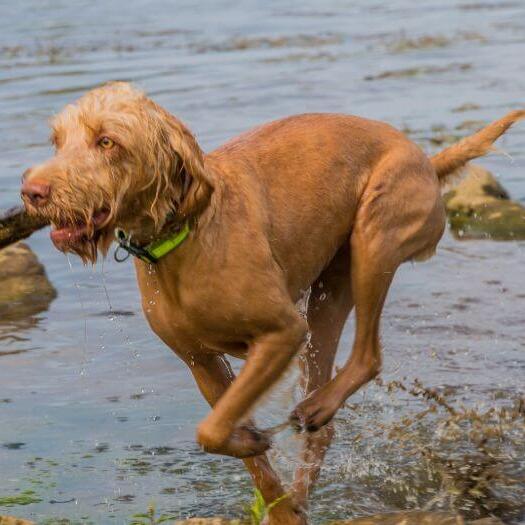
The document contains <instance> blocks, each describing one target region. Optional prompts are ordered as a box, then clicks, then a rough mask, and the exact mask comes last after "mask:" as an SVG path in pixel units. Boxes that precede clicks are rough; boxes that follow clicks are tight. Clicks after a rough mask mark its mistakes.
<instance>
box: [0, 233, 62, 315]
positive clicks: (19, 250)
mask: <svg viewBox="0 0 525 525" xmlns="http://www.w3.org/2000/svg"><path fill="white" fill-rule="evenodd" d="M0 283H2V286H0V319H2V320H6V321H9V320H17V319H23V318H25V317H28V316H31V315H35V314H37V313H39V312H41V311H43V310H47V308H48V306H49V303H50V302H51V301H52V300H53V299H54V298H55V297H56V291H55V289H54V288H53V286H52V284H51V283H50V282H49V280H48V278H47V276H46V272H45V270H44V267H43V266H42V264H40V262H39V261H38V259H37V257H36V255H35V254H34V253H33V252H32V251H31V249H30V248H29V247H28V246H27V245H26V244H23V243H18V244H14V245H12V246H8V247H7V248H4V249H2V250H0Z"/></svg>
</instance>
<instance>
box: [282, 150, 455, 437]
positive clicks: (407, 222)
mask: <svg viewBox="0 0 525 525" xmlns="http://www.w3.org/2000/svg"><path fill="white" fill-rule="evenodd" d="M400 160H403V159H400ZM415 160H417V158H416V159H415ZM374 175H375V176H374V177H372V178H371V181H370V183H369V186H368V187H367V189H366V190H365V192H364V195H363V197H362V199H361V204H360V207H359V210H358V212H357V214H356V219H355V222H354V227H353V231H352V235H351V240H350V246H351V280H352V296H353V299H354V301H355V315H356V333H355V338H354V345H353V349H352V354H351V356H350V358H349V359H348V361H347V362H346V364H345V365H344V367H343V368H342V369H341V370H340V371H339V372H338V373H337V375H336V376H335V377H334V378H333V379H332V380H331V381H330V382H328V383H327V384H325V385H324V386H322V387H321V388H319V389H318V390H316V391H315V392H314V393H313V394H312V395H310V396H309V397H308V398H306V399H305V400H304V401H303V402H301V403H299V405H298V406H297V407H296V408H295V410H294V411H293V412H292V415H291V422H292V423H293V424H295V425H296V426H300V427H302V428H304V429H306V430H309V431H315V430H317V429H320V428H321V427H322V426H323V425H325V424H326V423H328V422H329V421H330V420H331V419H332V417H333V416H334V414H335V413H336V412H337V410H338V409H339V407H340V406H341V405H342V404H343V403H344V402H345V400H346V399H347V398H348V397H349V396H351V395H352V394H353V393H354V392H356V391H357V390H358V389H359V388H361V386H363V385H364V384H366V383H367V382H368V381H370V380H371V379H373V378H374V377H375V376H376V375H377V374H378V373H379V372H380V370H381V345H380V341H379V321H380V317H381V312H382V310H383V304H384V302H385V299H386V296H387V293H388V289H389V287H390V284H391V282H392V279H393V277H394V274H395V272H396V270H397V268H398V267H399V265H400V264H401V263H403V262H405V261H408V260H414V259H415V260H417V259H418V258H421V257H428V254H429V253H431V252H433V250H434V248H435V246H436V245H437V243H438V241H439V239H440V237H441V235H442V233H443V228H444V224H445V215H444V209H443V204H442V201H441V197H440V193H439V186H438V182H437V178H436V176H435V174H434V173H433V172H432V171H431V169H430V168H429V166H428V163H427V161H426V160H424V161H423V162H421V163H416V162H415V161H414V159H412V158H409V159H408V160H407V159H405V164H403V163H401V162H400V161H399V160H396V159H393V164H392V165H389V166H385V167H383V169H382V170H381V171H380V172H377V173H376V174H374Z"/></svg>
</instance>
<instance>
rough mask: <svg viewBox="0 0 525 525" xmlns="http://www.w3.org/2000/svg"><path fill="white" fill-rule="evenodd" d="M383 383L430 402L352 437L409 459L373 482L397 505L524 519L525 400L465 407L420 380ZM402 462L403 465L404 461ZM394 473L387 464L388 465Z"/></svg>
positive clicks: (358, 442)
mask: <svg viewBox="0 0 525 525" xmlns="http://www.w3.org/2000/svg"><path fill="white" fill-rule="evenodd" d="M377 383H378V384H379V385H380V386H382V387H384V388H385V389H386V390H387V391H388V392H396V393H399V392H402V393H404V394H406V395H408V396H411V397H414V398H418V399H420V400H422V401H423V403H424V405H423V407H422V408H421V409H420V410H418V411H416V412H414V413H413V414H411V415H409V416H406V417H403V418H401V419H398V420H396V421H394V422H390V423H385V424H383V423H377V422H376V426H375V428H374V429H373V430H372V431H371V432H368V431H364V432H361V433H360V434H358V435H356V436H354V437H353V440H354V446H355V447H356V448H359V447H360V446H361V443H367V442H368V443H369V442H370V440H371V439H374V438H376V439H377V441H378V443H379V444H378V446H380V447H381V448H382V451H383V453H385V454H387V453H392V454H395V455H396V456H397V457H398V458H399V455H400V454H402V455H403V457H404V458H405V460H406V461H405V468H404V469H401V470H399V468H398V469H397V470H396V471H395V472H394V471H392V472H387V471H385V472H382V476H383V477H382V484H381V485H377V480H376V478H375V475H371V476H370V479H369V480H368V481H369V483H370V484H371V485H376V486H380V487H381V489H380V492H381V495H380V498H381V499H382V500H384V501H389V502H390V503H391V504H393V505H395V506H396V507H398V508H401V509H406V508H423V509H424V510H446V511H453V512H459V513H461V514H462V515H463V516H465V518H468V519H479V518H485V517H490V516H497V517H499V518H502V519H505V520H519V519H521V518H522V517H523V516H525V475H524V460H523V458H524V457H525V400H524V399H522V398H518V399H514V400H511V401H508V402H507V403H500V404H499V405H498V406H491V407H490V408H485V409H482V408H474V407H465V406H462V405H460V404H459V403H457V402H454V401H452V400H451V399H449V396H450V394H447V393H446V392H444V391H440V390H438V389H434V388H427V387H425V386H423V384H422V383H421V382H419V381H418V380H415V381H414V382H413V384H412V385H409V386H407V385H405V384H404V383H403V382H401V381H391V382H389V383H383V382H381V381H380V380H378V381H377ZM397 463H399V460H398V461H397ZM386 470H388V466H387V467H386Z"/></svg>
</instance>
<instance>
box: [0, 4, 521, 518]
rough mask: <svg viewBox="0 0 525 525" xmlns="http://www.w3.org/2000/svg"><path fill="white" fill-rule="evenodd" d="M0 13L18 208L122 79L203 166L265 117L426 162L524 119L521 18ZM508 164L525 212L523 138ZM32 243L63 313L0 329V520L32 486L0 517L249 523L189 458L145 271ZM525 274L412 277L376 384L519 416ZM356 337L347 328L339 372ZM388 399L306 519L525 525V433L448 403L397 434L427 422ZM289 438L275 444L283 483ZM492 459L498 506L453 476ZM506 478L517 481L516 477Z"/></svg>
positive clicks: (267, 415) (513, 261)
mask: <svg viewBox="0 0 525 525" xmlns="http://www.w3.org/2000/svg"><path fill="white" fill-rule="evenodd" d="M0 15H1V16H0V137H1V141H0V207H4V208H6V207H8V206H9V205H12V204H15V203H17V202H18V186H19V179H20V175H21V173H22V172H23V170H24V169H25V168H26V167H28V166H30V165H31V164H32V163H35V162H37V161H39V160H42V159H44V158H46V156H47V155H49V154H50V153H51V148H50V146H49V143H48V140H47V139H48V128H47V119H48V118H49V117H50V116H51V115H52V114H54V113H55V112H57V111H59V110H60V108H61V107H62V106H63V105H64V104H66V103H67V102H70V101H72V100H74V99H75V98H77V97H78V96H80V95H81V94H82V93H83V92H84V91H86V90H88V89H90V88H91V87H93V86H96V85H99V84H100V83H103V82H105V81H108V80H115V79H119V80H127V81H132V82H134V83H136V84H137V85H138V86H140V87H141V88H143V89H145V90H146V91H147V92H148V93H149V94H150V95H151V96H152V97H153V98H155V99H156V100H157V101H158V102H159V103H161V104H162V105H164V106H165V107H166V108H167V109H169V110H170V111H172V112H173V113H175V114H176V115H178V116H179V117H181V118H182V119H183V120H184V121H185V122H186V123H188V125H189V126H190V127H191V129H192V130H193V131H194V132H195V133H196V135H197V137H198V140H199V141H200V143H201V145H202V146H203V147H204V149H206V150H210V149H212V148H214V147H215V146H217V145H219V144H221V143H222V142H223V141H225V140H227V139H228V138H229V137H231V136H233V135H235V134H236V133H238V132H241V131H243V130H245V129H247V128H249V127H250V126H253V125H255V124H258V123H261V122H264V121H268V120H271V119H273V118H277V117H281V116H285V115H289V114H294V113H302V112H307V111H337V112H346V113H353V114H358V115H362V116H366V117H370V118H377V119H381V120H385V121H388V122H390V123H391V124H393V125H395V126H397V127H399V128H403V129H405V130H406V131H407V132H408V133H410V135H411V136H412V137H413V138H414V140H416V141H417V142H418V143H419V144H421V145H422V147H424V148H425V149H427V150H428V151H429V152H431V151H434V150H435V149H436V147H437V142H443V141H444V142H446V141H447V140H449V139H451V138H452V139H454V138H456V137H460V136H462V135H464V134H467V133H469V132H470V131H471V130H472V129H474V128H476V126H478V125H480V124H481V123H483V122H487V121H489V120H492V119H495V118H497V117H499V116H501V115H502V114H504V113H505V112H506V111H508V110H510V109H513V108H517V107H522V104H523V100H524V98H523V94H524V93H525V75H524V73H525V61H524V59H523V57H524V56H525V3H524V2H523V1H521V0H517V1H512V0H510V1H497V0H476V1H475V0H425V1H421V2H414V1H410V0H392V1H391V2H382V1H376V0H369V1H366V0H360V1H354V2H350V1H345V0H326V1H324V2H319V1H317V2H313V1H310V0H308V1H303V2H277V1H273V0H270V1H266V2H261V1H256V0H249V1H245V2H242V5H241V4H240V3H238V2H232V1H229V0H216V1H213V2H212V1H209V0H206V1H203V2H199V3H195V2H189V1H182V0H179V1H177V2H170V1H167V0H166V1H161V0H154V1H145V0H136V1H134V2H125V1H122V0H114V1H113V2H93V1H82V0H67V1H66V0H24V1H21V2H18V3H16V2H7V1H6V0H1V1H0ZM499 147H500V149H502V150H503V151H504V152H505V155H492V156H490V157H488V158H486V159H484V160H483V161H482V164H483V165H484V166H485V167H487V168H489V169H490V170H492V171H493V172H494V173H495V174H496V175H497V176H498V177H499V178H500V180H501V181H502V183H503V184H504V186H505V187H506V188H507V189H508V190H509V192H510V193H511V195H512V196H513V198H515V199H517V200H520V201H522V202H525V126H523V125H521V126H520V125H517V126H516V127H515V128H514V129H513V130H511V132H509V133H508V134H507V135H506V136H505V137H504V138H503V139H502V140H501V141H500V142H499ZM29 244H30V245H31V247H32V248H33V249H34V251H35V252H36V253H37V255H38V257H39V258H40V260H41V261H42V262H43V264H44V265H45V267H46V270H47V273H48V276H49V278H50V280H51V281H52V283H53V285H54V286H55V287H56V289H57V291H58V297H57V298H56V299H55V300H54V301H53V302H52V304H51V305H50V307H49V309H48V310H47V311H45V312H41V313H40V314H38V315H35V316H34V317H33V318H31V319H30V320H26V321H27V322H24V323H21V322H20V321H19V320H18V321H16V322H15V321H12V320H6V319H4V320H0V345H1V346H0V472H1V475H0V505H2V499H1V498H2V497H4V496H13V495H19V494H20V492H22V491H28V490H29V491H31V492H29V493H27V492H26V496H29V498H26V499H29V500H31V499H34V500H35V501H34V502H33V503H30V504H28V505H27V506H21V505H15V506H14V507H5V506H0V514H2V513H8V512H11V513H16V514H18V515H22V516H26V517H32V518H34V519H37V520H40V521H44V520H45V519H47V520H48V523H52V522H53V521H52V520H53V519H58V518H67V519H69V520H71V522H72V523H96V524H100V523H102V524H105V523H108V524H109V523H116V524H117V523H118V524H125V523H128V522H129V520H130V516H131V515H132V514H134V513H137V512H144V511H145V509H146V507H147V505H148V503H150V502H154V503H155V505H156V507H157V509H159V511H162V512H166V513H168V514H170V515H173V516H176V517H183V516H187V515H213V514H223V515H235V514H237V515H238V514H239V513H240V512H242V507H243V505H244V504H245V503H246V502H247V501H248V500H249V499H250V485H249V481H248V478H247V475H246V474H245V473H244V471H243V469H242V467H241V465H240V464H239V462H238V461H236V460H233V459H221V458H212V457H210V456H207V455H205V454H203V453H202V452H200V451H199V450H198V448H197V447H196V445H195V443H194V439H193V436H194V429H195V425H196V424H197V422H198V421H199V420H200V418H202V417H203V415H204V414H205V413H206V411H207V407H206V406H205V404H204V402H203V401H202V400H201V398H200V396H199V395H198V393H197V391H196V388H195V387H194V385H193V381H192V379H191V378H190V375H189V373H188V371H187V370H185V369H184V368H183V366H182V364H181V363H180V362H179V361H178V360H177V358H175V357H174V356H173V355H172V354H171V352H170V351H169V350H167V349H166V348H165V347H164V346H163V345H162V344H161V343H160V341H158V340H157V339H156V338H155V337H154V336H153V334H152V333H151V331H150V330H149V329H148V327H147V326H146V323H145V321H144V319H143V316H142V313H141V310H140V305H139V299H138V293H137V289H136V284H135V281H134V274H133V271H132V265H131V263H130V262H129V261H128V262H127V263H125V264H120V265H118V264H116V263H114V262H113V261H112V260H108V261H106V262H105V263H104V264H101V265H99V266H97V267H96V268H94V269H92V268H85V267H83V266H82V265H81V264H80V262H79V261H78V260H77V259H75V258H71V259H70V260H68V259H67V258H66V257H65V256H64V255H62V254H60V253H58V252H57V251H55V250H54V249H53V247H52V245H51V243H50V241H49V238H48V232H46V231H44V232H40V233H38V234H37V235H35V236H34V237H33V238H32V239H31V240H30V242H29ZM524 262H525V243H523V242H521V243H520V242H515V243H514V242H508V243H496V242H490V241H465V242H460V241H457V240H454V239H453V238H452V236H450V235H449V234H448V233H447V234H446V235H445V237H444V238H443V240H442V242H441V244H440V248H439V250H438V253H437V255H436V256H435V257H434V258H433V259H432V260H431V261H429V262H427V263H424V264H417V265H408V264H407V265H405V266H404V267H403V268H402V269H401V270H400V271H399V272H398V275H397V277H396V279H395V282H394V285H393V287H392V289H391V292H390V295H389V299H388V302H387V305H386V308H385V313H384V317H383V326H382V338H383V344H384V355H385V363H384V373H383V380H384V381H385V382H390V381H393V380H398V381H403V383H404V384H406V385H408V386H410V385H414V381H415V380H420V381H421V383H422V384H423V385H424V386H425V387H429V388H435V389H436V391H437V392H439V393H440V394H443V395H445V396H446V397H447V400H448V401H447V403H448V402H449V403H451V404H453V406H455V407H462V406H465V407H469V408H472V409H476V410H477V411H478V412H476V413H478V414H479V413H482V412H485V411H487V410H489V409H490V408H494V409H496V408H498V407H499V408H501V407H510V406H511V405H512V404H513V403H514V402H515V400H516V399H518V398H519V397H520V396H523V393H524V377H525V338H524V325H525V272H524V268H525V265H524ZM352 336H353V322H349V323H348V326H347V327H346V330H345V333H344V336H343V338H342V342H341V349H340V357H339V361H342V360H343V359H344V357H345V356H346V355H347V352H348V349H349V348H350V345H351V341H352ZM418 388H422V387H417V385H416V387H415V389H416V391H417V389H418ZM390 390H391V391H390V392H389V391H387V389H386V388H385V387H384V386H380V385H376V384H374V385H370V386H369V387H367V388H366V389H364V390H363V391H362V392H360V393H358V394H356V395H355V396H354V397H353V398H352V399H351V400H350V405H349V406H348V407H347V408H344V409H343V410H341V411H340V413H339V414H338V417H337V433H338V435H337V439H336V442H335V444H334V446H333V447H332V449H331V451H330V453H329V455H328V458H327V468H326V469H325V471H324V473H323V476H322V478H321V481H320V485H319V489H318V491H317V493H316V494H315V495H314V497H313V498H312V509H311V515H312V522H313V523H319V522H320V520H321V517H327V516H329V517H338V518H344V517H347V516H348V517H350V516H353V515H360V514H366V513H373V512H380V511H389V510H396V509H400V508H413V507H424V506H427V507H428V508H444V509H447V508H448V509H450V508H452V509H460V510H462V511H463V512H465V513H466V514H467V515H471V516H482V515H487V514H489V513H490V512H494V513H496V514H499V515H501V516H503V517H504V518H505V519H506V520H507V521H509V522H514V523H519V521H520V519H523V512H524V505H523V500H524V497H523V490H524V487H525V482H524V481H523V472H524V470H525V468H524V460H523V457H524V456H525V454H524V446H523V443H524V432H523V431H522V430H523V429H522V426H520V425H521V423H520V422H519V416H516V418H514V419H512V420H509V419H508V418H507V420H506V423H505V424H504V425H502V424H501V418H499V419H498V417H499V416H498V417H496V419H494V418H493V419H494V420H491V421H489V422H488V423H487V425H488V427H487V428H488V430H487V429H486V428H485V427H484V428H481V430H480V427H479V425H481V423H479V421H482V420H483V418H481V419H479V421H478V423H479V424H478V423H475V422H473V421H474V420H476V417H475V416H474V415H473V414H474V412H472V413H470V415H469V416H468V417H465V418H461V417H459V416H458V417H457V418H456V419H455V421H449V420H447V418H449V417H450V412H447V410H446V409H444V408H443V406H442V405H441V406H440V405H439V404H438V405H437V406H438V407H439V406H440V408H438V409H437V410H436V411H435V412H433V413H429V414H426V413H424V414H422V415H421V418H420V419H419V420H418V421H416V422H412V423H411V422H410V421H409V420H408V419H403V418H411V417H413V416H414V414H418V413H420V412H421V410H424V409H425V407H427V406H430V405H432V404H434V405H435V403H434V402H433V401H432V400H430V401H424V400H423V398H424V397H425V394H422V393H421V391H419V397H416V395H417V394H418V392H413V394H414V395H410V394H407V393H405V392H403V391H401V390H399V389H398V388H391V389H390ZM427 397H429V396H428V395H427ZM430 397H431V396H430ZM268 403H269V404H270V406H271V409H270V408H269V407H268V406H262V407H260V409H259V413H260V424H261V425H262V426H267V425H271V424H274V423H278V422H280V421H282V420H284V419H285V418H286V416H287V414H288V412H289V411H290V409H291V408H292V406H293V396H292V395H291V393H290V388H289V387H288V386H285V387H283V388H281V390H280V391H279V392H277V393H275V394H274V395H273V396H272V399H271V400H270V401H269V402H268ZM517 410H518V413H519V410H520V409H519V407H518V409H517ZM487 417H488V419H490V418H491V417H492V416H487ZM504 419H505V418H504ZM496 420H497V421H496ZM400 422H402V423H403V425H402V426H404V428H405V431H406V432H405V433H404V434H403V432H402V431H399V429H397V430H396V429H395V427H396V424H398V423H400ZM477 424H478V427H476V425H477ZM456 427H457V429H456ZM473 427H476V428H474V430H473ZM496 427H498V428H503V427H504V431H502V432H503V433H504V437H503V438H501V436H500V439H499V440H497V443H496V444H494V443H492V444H491V446H492V447H493V448H492V449H490V450H488V449H487V447H486V446H485V444H483V443H485V442H483V443H481V444H480V441H479V439H478V440H477V441H476V439H477V438H476V436H477V435H475V432H478V433H479V432H481V433H483V432H484V431H485V430H487V432H489V433H490V429H493V428H496ZM451 428H452V429H455V432H456V433H455V434H453V435H452V437H451V436H450V435H449V433H448V432H449V430H450V429H451ZM478 437H479V436H478ZM298 441H299V439H298V438H296V437H294V436H293V435H292V434H291V433H287V432H285V433H284V434H283V435H282V436H281V437H280V439H279V443H278V445H277V451H276V453H275V455H276V456H277V458H278V459H279V461H278V463H279V465H281V467H282V468H283V470H284V471H285V472H284V473H283V475H285V476H287V475H289V471H290V469H291V468H292V467H293V464H294V460H295V454H296V451H297V447H298ZM484 447H485V448H484ZM494 447H495V448H497V449H498V450H497V451H496V452H494ZM472 458H474V459H472ZM487 458H493V459H494V458H496V459H495V466H494V465H493V464H492V463H491V465H492V466H491V467H490V468H492V470H491V472H492V473H493V474H492V475H491V476H489V477H488V478H490V479H489V481H487V485H488V488H487V487H485V488H484V487H481V488H480V487H475V486H474V485H476V483H474V485H472V479H470V478H469V480H467V481H466V480H465V479H463V481H461V480H460V481H458V480H455V476H456V475H457V476H459V477H461V473H463V474H464V473H465V472H468V473H470V474H472V476H473V477H474V478H476V476H477V478H476V479H478V480H479V479H480V472H481V471H483V469H484V468H485V467H486V464H485V463H486V462H487V461H488V462H489V463H490V461H491V460H490V459H487ZM447 461H448V463H447ZM484 462H485V463H484ZM451 464H453V465H452V467H451V466H450V465H451ZM489 466H490V465H489ZM487 468H489V467H487ZM469 469H470V470H469ZM476 469H477V470H476ZM498 469H501V470H503V471H505V476H507V475H509V476H511V477H514V478H517V479H521V481H518V483H517V484H510V482H507V481H505V479H506V478H505V479H503V478H502V479H503V481H502V479H500V478H498V476H499V474H498V475H496V474H494V472H495V471H496V470H498ZM483 472H485V471H483ZM498 472H499V470H498ZM470 474H469V475H470ZM484 475H485V474H483V476H484ZM483 476H481V477H483ZM501 476H503V474H501ZM451 480H452V481H451ZM454 480H455V481H454ZM465 483H467V484H468V483H471V485H469V486H468V487H470V488H468V487H467V489H468V490H470V491H471V493H469V494H467V493H468V490H467V489H465ZM498 483H499V485H498ZM476 490H477V491H478V493H481V496H480V495H479V494H477V493H476ZM460 493H461V494H460ZM458 494H459V495H458ZM37 500H39V501H37ZM19 502H20V501H19ZM25 503H28V501H25ZM4 504H5V501H4ZM520 514H521V516H522V517H521V518H520ZM55 523H58V522H57V521H55ZM61 523H66V522H61ZM67 523H69V522H67Z"/></svg>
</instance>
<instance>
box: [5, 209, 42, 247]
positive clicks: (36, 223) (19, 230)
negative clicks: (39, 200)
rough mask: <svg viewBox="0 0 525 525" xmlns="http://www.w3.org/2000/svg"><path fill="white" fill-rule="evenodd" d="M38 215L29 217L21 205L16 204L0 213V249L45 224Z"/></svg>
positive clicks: (23, 237)
mask: <svg viewBox="0 0 525 525" xmlns="http://www.w3.org/2000/svg"><path fill="white" fill-rule="evenodd" d="M47 224H48V223H47V222H46V221H45V220H43V219H41V218H38V217H30V216H29V215H28V214H27V213H26V211H25V209H24V208H23V207H22V206H16V207H14V208H11V209H9V210H7V211H6V212H5V213H2V214H0V249H1V248H5V247H6V246H9V245H10V244H13V243H14V242H16V241H19V240H20V239H25V238H26V237H29V236H30V235H31V234H32V233H34V232H36V231H38V230H40V229H42V228H44V226H47Z"/></svg>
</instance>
